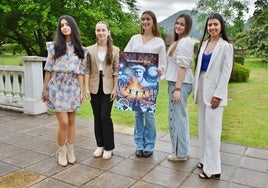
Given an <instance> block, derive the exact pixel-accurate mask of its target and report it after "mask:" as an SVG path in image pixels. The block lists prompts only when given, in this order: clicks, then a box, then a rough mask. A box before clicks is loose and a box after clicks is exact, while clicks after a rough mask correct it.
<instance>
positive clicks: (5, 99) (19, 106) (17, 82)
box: [0, 56, 47, 115]
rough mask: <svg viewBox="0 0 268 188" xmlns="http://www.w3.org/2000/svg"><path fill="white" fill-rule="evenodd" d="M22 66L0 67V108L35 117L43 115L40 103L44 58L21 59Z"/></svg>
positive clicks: (44, 109)
mask: <svg viewBox="0 0 268 188" xmlns="http://www.w3.org/2000/svg"><path fill="white" fill-rule="evenodd" d="M21 60H22V61H23V62H24V66H6V65H0V107H1V108H4V109H11V110H16V111H21V112H24V113H26V114H31V115H36V114H41V113H45V112H46V111H47V107H46V106H45V104H44V103H43V102H42V101H41V92H42V88H43V66H42V62H43V61H45V60H46V58H44V57H38V56H25V57H21Z"/></svg>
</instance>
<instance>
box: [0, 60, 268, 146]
mask: <svg viewBox="0 0 268 188" xmlns="http://www.w3.org/2000/svg"><path fill="white" fill-rule="evenodd" d="M20 63H21V61H20V60H19V56H12V55H6V56H5V57H2V56H1V57H0V65H3V64H5V65H19V64H20ZM244 66H245V67H247V68H249V69H250V78H249V80H248V82H246V83H230V84H229V103H228V106H227V107H226V108H225V111H224V118H223V132H222V141H224V142H230V143H236V144H241V145H246V146H258V147H266V148H268V69H267V68H266V66H265V65H264V64H263V63H261V62H260V60H259V59H254V58H247V59H246V61H245V65H244ZM188 109H189V120H190V134H191V136H194V137H196V136H198V130H197V106H196V105H195V104H194V102H193V96H192V95H190V97H189V99H188ZM77 114H78V117H79V118H84V119H93V114H92V109H91V106H90V103H89V101H85V102H84V103H83V105H82V106H81V108H80V109H79V110H78V112H77ZM155 117H156V122H157V129H158V130H161V131H168V94H167V82H166V81H165V80H164V81H161V82H160V91H159V94H158V98H157V109H156V115H155ZM112 119H113V122H114V124H118V125H125V126H133V125H134V112H131V111H122V110H117V109H115V108H113V110H112Z"/></svg>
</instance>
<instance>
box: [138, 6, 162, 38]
mask: <svg viewBox="0 0 268 188" xmlns="http://www.w3.org/2000/svg"><path fill="white" fill-rule="evenodd" d="M144 14H148V15H150V17H151V18H152V19H153V30H152V32H153V34H154V36H156V37H161V34H160V31H159V28H158V24H157V19H156V16H155V14H154V13H153V12H152V11H150V10H147V11H144V12H143V13H142V14H141V18H142V16H143V15H144ZM140 26H141V34H142V35H143V34H144V29H143V28H142V24H141V25H140Z"/></svg>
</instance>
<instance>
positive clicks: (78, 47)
mask: <svg viewBox="0 0 268 188" xmlns="http://www.w3.org/2000/svg"><path fill="white" fill-rule="evenodd" d="M62 19H65V20H66V21H67V22H68V23H69V25H70V27H71V41H72V43H73V45H74V53H75V54H76V55H77V56H78V57H79V58H80V59H84V50H83V47H82V43H81V40H80V32H79V30H78V27H77V24H76V22H75V20H74V18H73V17H71V16H69V15H63V16H61V17H60V18H59V21H58V27H57V30H56V36H55V40H54V48H55V56H54V58H55V59H57V58H59V57H61V56H63V55H65V54H66V50H67V47H66V38H65V36H64V35H63V34H62V32H61V20H62Z"/></svg>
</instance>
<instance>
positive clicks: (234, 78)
mask: <svg viewBox="0 0 268 188" xmlns="http://www.w3.org/2000/svg"><path fill="white" fill-rule="evenodd" d="M249 73H250V70H249V69H247V68H245V67H244V66H243V65H241V64H240V63H234V67H233V71H232V74H231V78H230V82H246V81H247V80H248V78H249Z"/></svg>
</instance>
